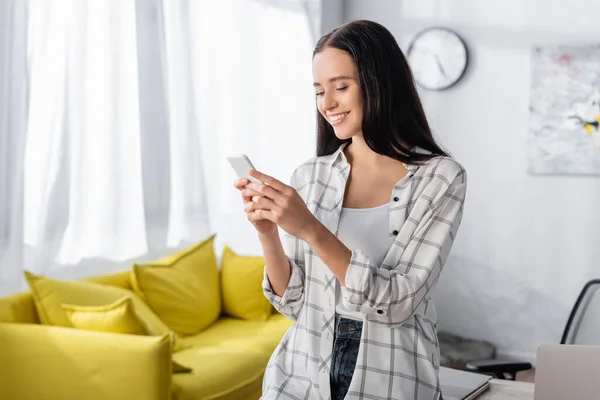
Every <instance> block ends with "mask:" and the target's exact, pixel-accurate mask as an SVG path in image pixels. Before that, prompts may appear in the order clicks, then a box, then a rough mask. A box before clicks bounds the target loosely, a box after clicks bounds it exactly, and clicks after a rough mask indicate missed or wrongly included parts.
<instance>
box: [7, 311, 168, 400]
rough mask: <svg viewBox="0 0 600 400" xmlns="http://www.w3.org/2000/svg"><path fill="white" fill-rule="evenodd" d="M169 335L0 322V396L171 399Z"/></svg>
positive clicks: (13, 397) (26, 397)
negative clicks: (104, 331)
mask: <svg viewBox="0 0 600 400" xmlns="http://www.w3.org/2000/svg"><path fill="white" fill-rule="evenodd" d="M170 389H171V338H170V337H169V335H165V336H136V335H124V334H115V333H103V332H91V331H83V330H77V329H71V328H61V327H54V326H46V325H34V324H11V323H0V399H65V400H66V399H86V400H100V399H102V400H130V399H134V398H136V399H137V398H139V399H148V400H159V399H160V400H164V399H169V398H170Z"/></svg>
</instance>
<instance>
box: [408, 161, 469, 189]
mask: <svg viewBox="0 0 600 400" xmlns="http://www.w3.org/2000/svg"><path fill="white" fill-rule="evenodd" d="M415 178H417V179H419V178H420V179H421V180H424V181H426V182H432V181H437V182H439V183H443V184H445V185H447V186H451V185H453V184H460V183H466V180H467V171H466V170H465V169H464V167H463V166H462V165H461V164H460V163H458V161H456V160H455V159H453V158H451V157H444V156H440V157H434V158H432V159H430V160H428V161H426V162H425V163H423V164H422V165H420V166H419V168H418V170H417V171H416V172H415Z"/></svg>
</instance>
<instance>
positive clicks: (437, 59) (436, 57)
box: [434, 54, 450, 80]
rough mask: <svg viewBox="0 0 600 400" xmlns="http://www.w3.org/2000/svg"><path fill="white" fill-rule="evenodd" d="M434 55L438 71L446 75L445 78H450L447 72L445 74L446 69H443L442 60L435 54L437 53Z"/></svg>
mask: <svg viewBox="0 0 600 400" xmlns="http://www.w3.org/2000/svg"><path fill="white" fill-rule="evenodd" d="M434 57H435V62H436V64H437V66H438V68H439V69H440V72H441V73H442V75H444V76H445V77H446V79H448V80H450V77H449V76H448V74H446V71H445V70H444V67H443V66H442V62H441V61H440V58H439V57H438V56H437V54H434Z"/></svg>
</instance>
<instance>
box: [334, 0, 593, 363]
mask: <svg viewBox="0 0 600 400" xmlns="http://www.w3.org/2000/svg"><path fill="white" fill-rule="evenodd" d="M342 15H343V19H344V20H345V21H350V20H354V19H371V20H374V21H377V22H380V23H382V24H383V25H385V26H386V27H388V28H389V29H390V30H391V31H392V33H393V34H394V35H395V36H396V38H397V39H398V41H399V43H400V44H401V46H402V48H403V49H406V48H407V44H408V43H409V41H410V39H411V38H412V37H413V36H414V34H415V33H416V32H418V31H419V30H420V29H423V28H426V27H429V26H432V25H443V26H447V27H451V28H453V29H455V30H457V31H458V32H460V33H461V34H462V35H463V37H464V38H465V40H466V42H467V44H468V46H469V51H470V62H471V64H470V66H469V71H468V73H467V75H466V76H465V78H464V80H463V81H462V82H460V83H459V84H458V85H457V86H456V87H454V88H452V89H450V90H448V91H444V92H439V93H435V92H425V91H423V92H422V99H423V102H424V104H425V107H426V111H427V113H428V116H429V118H430V122H431V124H432V127H433V129H434V131H435V132H436V134H437V136H438V137H439V138H440V139H441V141H442V143H443V144H444V145H446V146H447V147H448V148H449V149H450V150H451V152H452V153H453V155H454V156H455V157H456V159H457V160H459V161H460V162H461V163H462V164H463V165H464V166H465V168H466V169H467V172H468V175H469V188H468V194H467V203H466V208H465V216H464V219H463V224H462V227H461V230H460V232H459V236H458V239H457V241H456V243H455V246H454V249H453V251H452V253H451V256H450V258H449V260H448V263H447V264H446V267H445V270H444V272H443V276H442V278H441V279H440V282H439V285H438V288H437V292H436V294H435V298H436V300H437V308H438V314H439V317H440V318H439V329H440V330H446V331H451V332H455V333H458V334H461V335H464V336H467V337H475V338H484V339H488V340H490V341H491V342H493V343H494V344H496V345H497V346H498V348H499V351H500V352H501V353H503V354H505V355H511V356H520V357H526V358H528V359H533V358H534V356H535V350H536V347H537V345H539V344H541V343H557V342H558V341H559V340H560V336H561V334H562V329H563V327H564V324H565V322H566V319H567V317H568V313H569V311H570V308H571V307H572V305H573V303H574V301H575V298H576V296H577V294H578V292H579V290H580V289H581V287H582V286H583V285H584V283H585V282H586V281H587V280H589V279H592V278H598V277H600V245H599V244H600V243H599V242H600V229H599V227H600V224H599V222H600V212H599V211H598V210H599V208H598V204H599V202H600V179H598V177H581V176H580V177H564V176H563V177H560V176H554V177H550V176H547V177H539V176H531V175H528V174H527V173H526V136H527V128H528V106H529V84H530V77H529V71H530V48H531V46H532V45H536V44H580V43H587V42H593V41H594V40H596V41H600V23H599V20H598V15H600V2H598V1H596V0H573V1H570V2H566V1H558V0H486V1H480V0H443V1H439V2H435V1H432V0H419V1H418V2H417V1H402V2H401V1H397V0H378V1H377V2H374V1H361V0H347V1H346V2H345V3H344V9H343V13H342Z"/></svg>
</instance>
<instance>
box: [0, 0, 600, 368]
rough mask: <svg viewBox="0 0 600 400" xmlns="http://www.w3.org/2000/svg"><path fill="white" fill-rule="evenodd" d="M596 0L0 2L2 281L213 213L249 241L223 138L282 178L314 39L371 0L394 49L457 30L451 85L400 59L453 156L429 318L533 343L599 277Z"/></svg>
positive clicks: (106, 253) (502, 341)
mask: <svg viewBox="0 0 600 400" xmlns="http://www.w3.org/2000/svg"><path fill="white" fill-rule="evenodd" d="M598 15H600V3H598V2H596V1H594V0H572V1H571V2H564V1H558V0H544V1H542V0H502V1H501V0H487V1H485V2H483V1H477V0H438V1H434V0H418V1H417V0H414V1H411V0H404V1H397V0H396V1H395V0H377V1H367V0H321V1H319V0H306V1H301V0H219V1H214V0H212V1H209V0H198V1H192V0H179V1H176V0H136V1H134V0H128V1H122V0H121V1H117V0H97V1H92V0H89V1H81V0H79V1H77V0H28V1H26V0H2V1H0V296H5V295H8V294H12V293H16V292H19V291H23V290H26V289H27V287H26V285H25V283H24V281H23V278H22V272H23V270H24V269H26V270H29V271H32V272H35V273H39V274H44V275H47V276H53V277H58V278H65V279H78V278H83V277H87V276H94V275H98V274H102V273H106V272H111V271H119V270H123V269H126V268H129V267H130V266H131V263H132V262H134V261H138V260H149V259H152V258H155V257H159V256H162V255H164V254H168V253H169V252H172V251H173V250H174V249H180V248H184V247H185V246H188V245H190V244H192V243H196V242H198V241H200V240H202V239H203V238H205V237H206V236H208V235H209V234H211V233H217V241H216V246H218V247H219V249H221V248H222V246H223V245H224V244H228V245H229V246H231V247H232V248H233V249H235V250H236V251H237V252H239V253H243V254H260V251H261V249H260V246H259V243H258V240H257V238H256V235H255V233H254V231H253V229H252V227H251V226H250V224H249V223H248V222H247V221H246V219H245V216H244V214H243V211H242V205H241V201H240V198H239V195H238V193H237V192H236V191H235V190H234V189H233V186H232V182H233V180H234V179H235V174H234V173H233V171H232V170H231V168H230V167H229V165H228V164H227V161H226V157H227V156H228V155H230V154H236V153H246V154H247V155H248V156H249V157H250V159H251V160H253V161H254V163H255V166H256V167H257V168H258V169H259V170H262V171H264V172H266V173H269V174H272V175H274V176H275V177H277V178H279V179H281V180H283V181H286V182H287V181H288V180H289V176H290V174H291V172H292V171H293V170H294V168H295V167H296V166H298V165H299V164H300V163H301V162H302V161H304V160H306V159H307V158H309V157H311V156H312V155H313V154H314V152H315V127H316V124H315V112H316V110H315V105H314V101H315V100H314V91H313V88H312V71H311V57H312V50H313V47H314V45H315V43H316V41H317V40H318V38H319V37H320V36H321V35H322V34H324V33H326V32H328V31H330V30H331V29H333V28H334V27H336V26H338V25H340V24H343V23H345V22H348V21H351V20H355V19H370V20H374V21H377V22H379V23H381V24H383V25H384V26H386V27H387V28H388V29H389V30H390V31H391V32H392V33H393V34H394V35H395V37H396V39H397V40H398V43H399V44H400V46H401V48H402V49H403V51H404V52H405V54H407V55H408V53H409V49H410V48H411V46H413V47H414V46H417V43H424V44H423V45H422V46H430V48H431V49H432V51H439V52H440V54H441V55H442V56H443V55H444V46H443V43H444V41H443V40H444V39H439V38H438V39H436V38H433V39H427V38H426V40H425V41H422V42H418V39H419V38H422V37H424V35H423V34H424V33H425V32H427V30H431V29H432V28H437V27H443V28H444V29H446V31H447V32H450V33H451V35H452V36H453V37H455V38H460V40H461V41H462V43H464V46H465V48H466V53H465V60H466V61H467V62H466V66H464V68H463V67H461V65H460V63H459V64H458V65H457V64H456V63H455V62H454V61H452V60H442V62H443V64H444V66H446V65H447V66H448V68H453V67H456V68H459V69H458V70H457V71H458V72H460V73H459V74H458V75H460V79H457V81H456V82H455V84H454V85H452V86H451V87H449V88H447V89H443V90H442V89H438V88H431V87H430V88H429V89H426V87H427V81H428V80H429V81H431V79H433V80H434V83H435V78H432V77H431V76H428V74H430V73H433V72H431V70H428V68H433V67H431V66H428V64H427V60H425V59H419V57H415V58H411V59H410V61H411V62H413V61H414V63H415V64H414V65H411V66H412V67H413V70H414V71H415V76H416V77H417V75H418V77H419V78H420V79H422V81H420V82H418V83H419V84H420V85H419V91H420V94H421V97H422V100H423V103H424V106H425V109H426V112H427V115H428V117H429V120H430V123H431V126H432V128H433V130H434V132H435V135H436V137H437V138H438V139H439V141H440V142H441V143H442V144H443V145H444V146H445V147H446V148H447V149H448V150H449V151H450V152H451V153H452V155H453V156H454V157H455V158H456V159H457V160H458V161H459V162H460V163H462V164H463V166H464V167H465V168H466V170H467V172H468V175H469V189H468V193H467V203H466V206H465V214H464V219H463V222H462V226H461V229H460V231H459V235H458V238H457V239H456V242H455V245H454V248H453V250H452V252H451V254H450V257H449V259H448V262H447V264H446V266H445V269H444V271H443V274H442V277H441V278H440V281H439V284H438V287H437V289H436V291H435V293H434V298H435V299H436V300H437V302H436V304H437V308H438V315H439V325H438V327H439V329H440V330H442V331H446V332H451V333H454V334H458V335H460V336H462V337H466V338H473V339H485V340H487V341H489V342H491V343H492V344H493V345H494V346H496V348H497V350H498V353H499V354H500V355H502V356H510V357H518V358H521V359H525V360H530V361H533V360H534V357H535V350H536V348H537V346H538V345H539V344H541V343H558V342H559V340H560V335H561V333H562V329H563V328H564V325H565V322H566V319H567V317H568V314H569V311H570V309H571V307H572V306H573V303H574V301H575V298H576V296H577V294H578V293H579V291H580V290H581V288H582V286H583V285H584V284H585V282H587V281H588V280H590V279H592V278H598V277H599V275H600V266H599V264H598V260H599V259H600V243H599V242H600V212H599V211H598V210H599V208H597V207H596V205H598V204H600V180H599V179H598V173H599V172H600V150H599V147H598V145H597V143H600V140H599V139H598V135H600V134H599V133H598V132H597V130H598V121H599V118H600V108H597V106H598V103H597V102H596V103H594V102H595V101H597V100H595V99H597V98H598V94H599V93H600V47H599V45H600V40H599V38H600V24H599V23H598V18H597V16H598ZM436 40H437V41H436ZM419 46H421V44H419ZM414 48H415V47H414ZM422 48H423V47H421V49H422ZM446 61H447V62H448V64H445V63H446ZM417 69H418V70H419V74H417ZM423 71H424V72H423ZM427 71H430V72H427ZM421 73H422V74H421ZM418 80H419V79H418Z"/></svg>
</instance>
